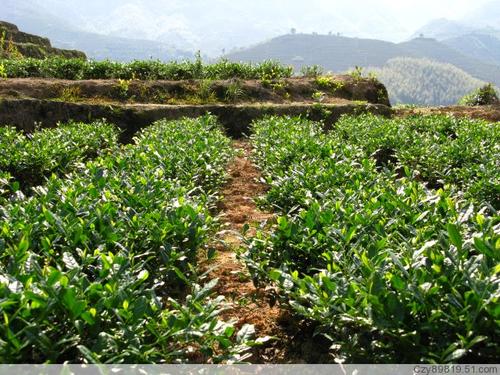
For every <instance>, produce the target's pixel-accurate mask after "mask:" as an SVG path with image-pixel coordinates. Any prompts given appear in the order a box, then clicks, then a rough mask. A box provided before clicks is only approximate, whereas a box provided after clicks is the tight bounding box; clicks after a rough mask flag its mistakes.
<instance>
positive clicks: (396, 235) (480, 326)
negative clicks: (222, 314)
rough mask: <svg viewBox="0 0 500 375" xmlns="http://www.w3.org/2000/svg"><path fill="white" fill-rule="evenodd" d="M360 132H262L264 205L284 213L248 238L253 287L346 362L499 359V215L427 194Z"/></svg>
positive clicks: (264, 126) (285, 123) (263, 124)
mask: <svg viewBox="0 0 500 375" xmlns="http://www.w3.org/2000/svg"><path fill="white" fill-rule="evenodd" d="M365 120H366V118H365ZM343 121H344V126H345V123H346V122H352V123H354V122H355V121H356V119H355V118H348V119H344V120H343ZM370 121H373V122H376V123H377V124H381V123H383V122H385V121H388V120H385V119H378V118H371V119H370ZM359 123H361V124H365V122H364V121H363V120H361V121H358V126H357V127H356V128H354V126H353V128H352V129H350V130H351V131H353V133H352V134H349V135H347V136H346V134H345V130H346V129H345V127H343V126H342V124H340V126H339V129H337V130H334V131H332V132H330V133H329V134H325V133H324V131H323V129H322V126H321V124H318V123H313V122H310V121H306V120H303V119H290V118H277V117H271V118H267V119H265V120H261V121H258V122H256V123H254V134H253V136H252V142H253V144H254V147H255V153H254V160H255V161H256V163H257V164H258V165H259V166H260V167H261V168H262V170H263V174H264V178H265V180H266V182H267V183H268V184H269V186H270V189H269V191H268V192H267V194H266V196H265V197H264V200H263V202H262V203H263V204H267V205H270V206H272V207H273V208H274V209H275V210H276V211H277V213H278V218H277V220H276V224H274V225H272V226H271V227H269V228H267V229H260V230H258V231H257V233H256V234H255V235H254V236H252V237H249V238H248V244H249V249H248V251H247V253H246V254H245V255H244V258H245V260H246V262H247V264H248V266H249V269H250V270H251V272H252V275H253V278H254V280H255V282H257V283H260V284H264V283H271V284H274V285H275V286H276V287H278V288H279V294H280V298H281V301H282V302H283V303H284V304H286V305H287V306H288V307H289V308H290V309H291V310H292V311H294V312H295V313H296V314H298V315H299V316H301V317H303V318H306V319H308V320H310V321H313V322H314V323H315V326H316V331H315V332H316V334H317V335H323V336H324V337H326V338H328V339H329V340H330V341H331V348H330V350H331V352H332V355H333V356H334V357H335V358H336V360H337V361H342V362H343V361H347V362H362V363H366V362H370V363H388V362H403V363H416V362H438V363H443V362H457V361H473V362H475V363H479V362H491V361H495V359H496V358H497V357H498V355H499V349H498V344H497V342H496V337H497V336H498V334H499V333H500V325H499V324H498V321H499V317H500V315H499V310H498V302H499V297H500V282H499V279H498V273H499V267H498V261H499V259H500V258H499V256H498V251H499V250H500V247H499V246H500V229H499V228H500V218H499V216H498V214H497V211H495V209H494V208H493V207H491V205H487V204H481V203H476V204H474V203H472V201H468V200H465V199H463V198H462V197H461V196H460V195H453V194H452V193H453V192H452V191H450V190H447V189H445V190H443V189H440V190H437V191H433V190H429V189H427V188H426V187H425V185H424V184H423V183H421V182H419V181H416V180H415V179H413V176H412V174H411V168H409V167H407V169H408V171H405V173H404V175H403V176H397V175H395V174H394V172H393V171H391V170H389V169H386V168H385V169H384V168H379V167H378V166H377V163H376V160H375V159H374V158H372V157H370V155H367V151H366V150H365V149H364V148H363V147H362V145H360V143H362V142H358V141H357V139H358V138H361V139H363V140H365V138H364V136H363V131H364V130H363V128H362V126H360V125H359ZM366 123H369V121H366ZM421 123H422V124H426V119H425V118H423V119H421ZM438 124H439V123H438ZM407 125H409V124H407ZM426 125H428V124H426ZM443 127H444V128H446V126H445V125H444V124H443ZM427 131H430V132H433V131H435V132H438V131H444V129H441V130H438V129H432V128H430V129H428V130H427ZM491 131H492V129H490V132H491ZM356 132H358V133H360V134H356ZM375 134H376V133H375V132H373V135H375ZM380 134H384V133H383V132H380ZM395 136H396V134H394V133H391V135H390V136H388V137H387V138H388V140H387V141H388V142H389V141H391V142H393V138H391V137H395ZM490 136H491V133H490ZM366 142H371V139H370V137H368V136H367V137H366ZM373 142H375V143H376V142H377V141H376V140H373ZM392 144H393V143H391V145H392ZM496 159H498V155H497V157H496Z"/></svg>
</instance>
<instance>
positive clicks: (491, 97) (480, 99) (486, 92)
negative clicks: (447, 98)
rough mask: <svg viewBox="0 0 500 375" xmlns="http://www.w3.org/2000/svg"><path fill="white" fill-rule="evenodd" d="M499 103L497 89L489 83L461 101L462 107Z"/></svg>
mask: <svg viewBox="0 0 500 375" xmlns="http://www.w3.org/2000/svg"><path fill="white" fill-rule="evenodd" d="M496 103H498V94H497V92H496V90H495V87H493V85H492V84H491V83H488V84H486V85H484V86H482V87H480V88H478V89H476V90H474V91H473V92H471V93H470V94H468V95H465V96H464V97H463V98H462V99H460V101H459V104H460V105H467V106H478V105H490V104H496Z"/></svg>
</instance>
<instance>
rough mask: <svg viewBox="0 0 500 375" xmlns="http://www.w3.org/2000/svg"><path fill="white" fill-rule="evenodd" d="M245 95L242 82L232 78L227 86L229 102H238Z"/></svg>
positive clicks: (226, 97) (226, 98)
mask: <svg viewBox="0 0 500 375" xmlns="http://www.w3.org/2000/svg"><path fill="white" fill-rule="evenodd" d="M244 96H245V91H244V90H243V87H242V84H241V82H240V81H239V80H231V82H230V83H229V85H228V86H227V88H226V94H225V100H226V101H228V102H236V101H238V100H241V99H242V98H243V97H244Z"/></svg>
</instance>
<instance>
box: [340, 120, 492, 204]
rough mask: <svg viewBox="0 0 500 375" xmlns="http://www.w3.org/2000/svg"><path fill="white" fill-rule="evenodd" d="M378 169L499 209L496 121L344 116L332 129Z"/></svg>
mask: <svg viewBox="0 0 500 375" xmlns="http://www.w3.org/2000/svg"><path fill="white" fill-rule="evenodd" d="M336 131H337V133H338V134H339V135H340V136H341V137H342V138H343V139H345V140H346V141H348V142H349V143H352V144H356V145H359V146H360V147H362V149H363V150H364V151H365V152H364V156H371V157H372V158H373V159H375V161H376V163H377V166H378V167H379V168H388V169H390V170H392V171H395V173H398V174H400V175H401V174H405V172H404V169H405V168H409V170H410V171H411V174H412V175H413V176H414V177H415V178H416V179H418V180H420V181H422V182H424V183H425V184H426V185H427V186H428V187H430V188H439V187H444V185H449V187H450V189H451V190H452V191H453V192H454V193H458V192H459V191H460V192H463V193H464V194H465V197H467V198H473V199H474V200H476V201H478V202H479V203H482V202H487V203H489V204H491V205H493V206H494V207H495V208H496V209H499V208H500V176H499V175H498V170H499V169H500V162H499V155H500V123H488V122H486V121H481V120H471V119H465V118H454V117H449V116H444V115H437V116H411V117H408V118H406V119H404V120H401V119H395V120H388V119H383V118H381V117H375V116H372V115H365V116H358V117H348V116H347V117H343V118H342V119H341V120H340V121H339V122H338V124H337V125H336Z"/></svg>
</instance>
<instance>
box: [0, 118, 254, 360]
mask: <svg viewBox="0 0 500 375" xmlns="http://www.w3.org/2000/svg"><path fill="white" fill-rule="evenodd" d="M230 157H231V149H230V141H229V139H227V138H226V137H225V136H224V135H223V133H222V131H221V130H220V129H219V125H218V124H217V123H216V121H215V119H214V118H213V117H211V116H205V117H203V118H199V119H183V120H179V121H173V122H167V121H159V122H157V123H156V124H155V125H153V126H151V127H150V128H148V129H146V130H145V131H144V132H143V133H141V134H140V135H139V136H138V137H136V139H135V143H134V144H132V145H128V146H124V147H123V149H122V150H121V151H118V150H116V151H115V152H114V153H113V154H109V155H103V156H101V157H99V158H97V159H96V160H94V161H91V162H88V163H86V164H85V165H81V167H80V168H79V169H78V170H77V171H75V172H72V173H69V174H67V175H66V177H65V178H64V179H59V178H55V177H52V178H50V179H49V181H48V182H47V183H46V185H45V186H44V187H43V188H37V189H36V191H35V194H34V195H33V196H32V197H31V198H29V199H12V200H10V201H9V202H6V203H4V204H3V205H2V207H1V209H0V218H1V220H0V222H1V225H0V310H1V313H2V317H3V320H4V324H2V325H1V326H0V361H1V362H3V363H40V362H46V363H61V362H65V361H68V362H70V363H79V362H86V363H173V362H175V363H178V362H199V361H202V362H221V361H241V360H243V359H244V358H245V354H244V353H245V351H246V350H247V349H248V348H249V347H250V346H252V345H256V344H258V341H253V339H252V338H251V332H252V330H251V329H249V327H248V326H243V327H242V329H241V331H239V332H237V331H236V330H235V327H234V325H233V324H232V323H231V322H223V321H221V320H220V319H219V318H218V315H219V314H220V313H221V312H222V311H223V310H224V309H225V304H224V301H223V298H222V297H217V298H215V299H214V298H212V297H211V289H212V288H213V286H214V285H215V283H216V280H214V281H212V282H210V283H209V284H207V285H206V286H204V287H201V286H198V285H196V284H197V281H198V280H197V277H196V267H195V266H196V262H197V260H198V258H199V251H200V250H201V249H203V248H204V247H205V246H206V245H207V241H208V238H209V234H210V233H212V232H213V230H214V229H215V228H216V225H217V223H216V220H215V219H214V218H213V216H212V215H211V213H210V212H211V210H212V209H213V207H214V205H215V203H216V200H217V189H218V187H219V186H220V184H221V183H222V182H223V181H224V176H225V164H226V163H227V161H228V160H229V158H230Z"/></svg>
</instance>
